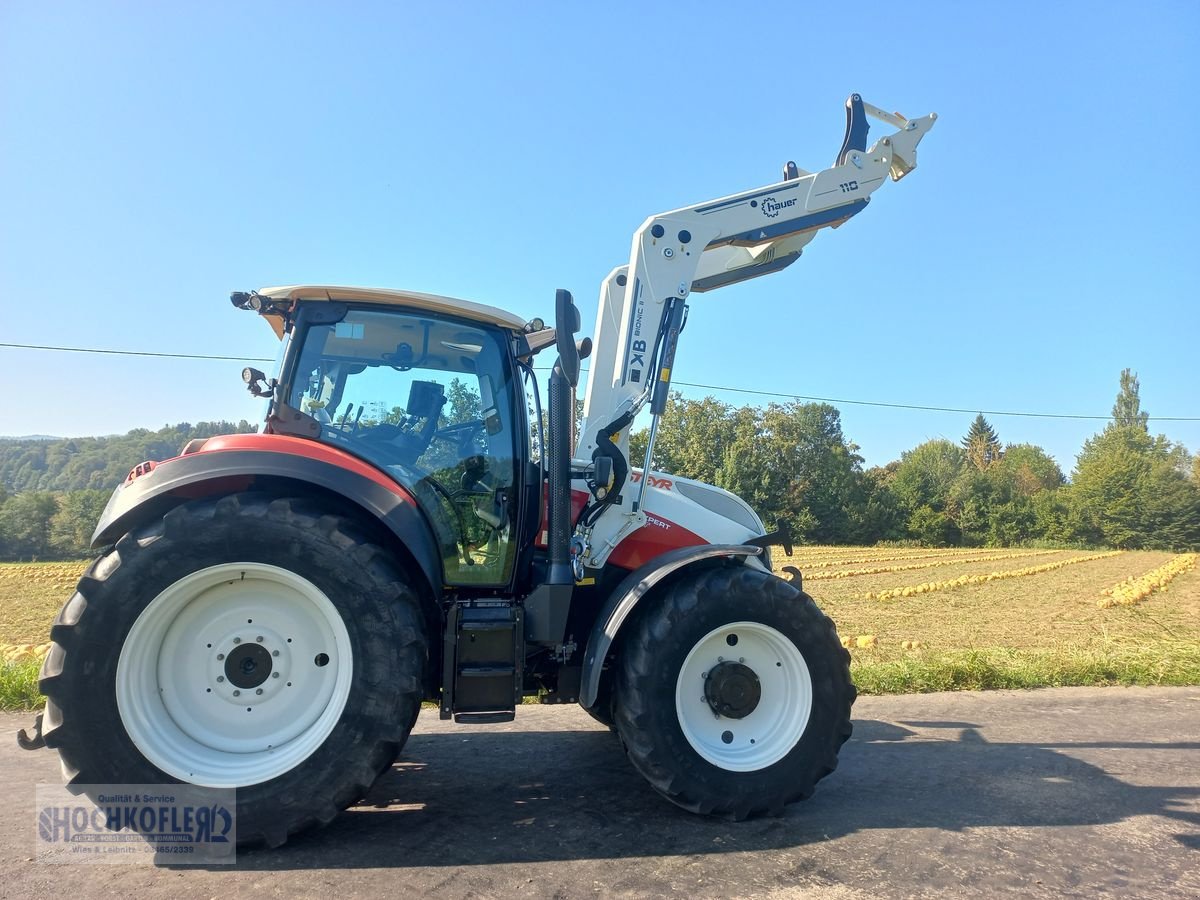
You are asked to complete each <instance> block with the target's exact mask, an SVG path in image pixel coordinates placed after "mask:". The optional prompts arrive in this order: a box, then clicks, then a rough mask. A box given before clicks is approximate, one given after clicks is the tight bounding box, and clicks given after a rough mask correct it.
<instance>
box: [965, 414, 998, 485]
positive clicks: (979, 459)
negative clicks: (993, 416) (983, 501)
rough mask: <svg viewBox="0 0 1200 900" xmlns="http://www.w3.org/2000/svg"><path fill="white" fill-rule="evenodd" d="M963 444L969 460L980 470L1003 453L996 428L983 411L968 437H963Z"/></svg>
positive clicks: (976, 419)
mask: <svg viewBox="0 0 1200 900" xmlns="http://www.w3.org/2000/svg"><path fill="white" fill-rule="evenodd" d="M962 446H963V449H964V450H966V451H967V461H968V462H969V463H971V465H973V466H974V467H975V468H976V469H978V470H979V471H980V472H982V471H984V470H985V469H987V468H988V466H990V465H992V464H993V463H995V462H998V461H999V459H1000V457H1001V455H1002V451H1001V447H1000V438H998V437H997V436H996V429H994V428H993V427H992V426H991V424H990V423H989V422H988V420H987V419H985V418H984V417H983V413H980V414H979V415H977V416H976V417H975V421H974V422H972V423H971V427H970V429H969V430H968V431H967V434H966V437H964V438H963V439H962Z"/></svg>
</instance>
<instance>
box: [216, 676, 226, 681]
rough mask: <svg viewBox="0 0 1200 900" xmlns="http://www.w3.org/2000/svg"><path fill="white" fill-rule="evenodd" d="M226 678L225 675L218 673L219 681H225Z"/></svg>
mask: <svg viewBox="0 0 1200 900" xmlns="http://www.w3.org/2000/svg"><path fill="white" fill-rule="evenodd" d="M224 680H225V676H224V675H218V676H217V681H218V682H222V681H224Z"/></svg>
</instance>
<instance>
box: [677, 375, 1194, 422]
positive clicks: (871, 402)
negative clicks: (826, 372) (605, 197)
mask: <svg viewBox="0 0 1200 900" xmlns="http://www.w3.org/2000/svg"><path fill="white" fill-rule="evenodd" d="M672 383H673V384H679V385H684V386H685V387H694V388H702V389H704V390H707V391H732V392H734V393H738V394H756V395H758V396H760V397H785V398H793V399H796V400H814V401H817V402H819V403H850V404H854V405H855V406H881V407H884V408H886V409H918V410H924V411H926V412H952V413H968V414H974V413H982V414H983V415H985V416H1023V417H1025V418H1033V419H1111V418H1112V416H1111V415H1107V416H1083V415H1075V414H1073V413H1038V412H1011V411H1007V410H999V409H967V408H965V407H957V406H920V405H918V404H915V403H885V402H883V401H880V400H844V399H838V398H836V397H810V396H807V395H805V394H788V393H781V392H778V391H754V390H750V389H749V388H735V387H722V386H721V385H716V384H695V383H694V382H690V381H675V382H672ZM1150 418H1151V419H1152V420H1157V421H1159V422H1200V416H1151V417H1150Z"/></svg>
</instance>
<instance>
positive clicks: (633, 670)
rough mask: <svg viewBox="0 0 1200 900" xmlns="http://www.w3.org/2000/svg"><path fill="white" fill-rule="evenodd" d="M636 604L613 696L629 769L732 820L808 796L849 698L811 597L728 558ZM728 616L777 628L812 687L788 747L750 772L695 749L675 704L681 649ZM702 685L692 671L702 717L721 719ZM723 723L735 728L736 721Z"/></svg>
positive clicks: (835, 745)
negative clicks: (799, 729)
mask: <svg viewBox="0 0 1200 900" xmlns="http://www.w3.org/2000/svg"><path fill="white" fill-rule="evenodd" d="M643 603H645V604H646V606H647V608H646V609H645V610H639V611H638V612H639V615H638V616H637V618H636V619H635V620H634V621H632V622H631V623H629V626H627V627H630V633H629V634H628V635H624V636H623V643H622V652H621V654H620V657H619V659H618V668H617V682H616V685H615V696H614V713H615V720H616V726H617V732H618V733H619V734H620V736H621V741H622V743H623V744H624V745H625V751H626V753H627V754H628V756H629V759H630V760H631V761H632V763H633V765H634V767H635V768H636V769H637V770H638V771H639V772H641V773H642V775H643V776H645V778H646V779H647V780H648V781H649V782H650V784H651V785H652V786H653V787H654V789H655V790H656V791H658V792H659V793H660V794H662V795H663V796H664V797H666V798H667V799H668V800H670V801H671V802H672V803H675V804H676V805H678V806H681V807H683V808H684V809H686V810H688V811H690V812H695V813H701V814H713V815H721V816H726V817H729V818H732V819H737V820H740V819H745V818H748V817H750V816H754V815H759V814H763V813H769V814H772V815H779V814H781V813H782V812H783V807H784V805H785V804H788V803H793V802H795V801H798V800H804V799H807V798H808V797H809V796H811V794H812V792H813V789H814V786H815V785H816V783H817V782H818V781H820V780H821V779H822V778H824V777H825V776H826V775H828V774H829V773H830V772H832V771H833V770H834V769H835V768H836V767H837V754H838V750H839V749H840V748H841V746H842V744H843V743H845V742H846V739H847V738H849V737H850V731H851V724H850V708H851V706H852V705H853V703H854V698H855V690H854V685H853V683H852V682H851V680H850V654H849V653H848V652H847V651H846V650H845V649H844V648H843V647H842V646H841V643H840V642H839V641H838V638H837V633H836V631H835V630H834V627H833V623H832V622H831V621H830V620H829V618H828V617H827V616H825V614H824V613H822V612H821V611H820V609H818V608H817V606H816V604H815V603H813V601H812V598H811V597H809V596H808V595H807V594H804V593H802V592H800V591H798V590H797V589H796V588H795V587H793V586H792V585H790V584H789V583H787V582H786V581H783V580H781V579H779V578H776V577H774V576H773V575H769V574H767V573H766V572H764V571H762V570H761V569H757V568H752V567H750V566H744V565H726V566H722V567H718V568H708V569H704V570H701V571H698V572H694V573H691V574H687V575H684V576H683V577H682V578H680V579H679V580H677V581H675V582H674V583H673V584H671V585H670V586H668V587H667V588H666V589H665V590H664V591H663V592H662V593H660V594H658V595H657V596H651V597H647V598H646V599H645V600H643ZM734 622H751V623H759V624H761V625H763V626H767V627H769V628H771V629H774V630H775V631H776V632H778V633H779V634H781V635H783V636H784V637H785V638H786V639H787V640H789V641H790V642H791V644H792V645H793V646H794V648H795V650H797V651H799V653H800V655H802V657H803V664H804V665H806V666H807V669H808V673H809V676H810V678H811V685H812V694H811V697H812V700H811V707H810V712H809V716H808V719H807V722H806V723H805V724H803V726H802V727H803V729H804V730H803V732H802V733H801V734H800V736H799V739H798V740H797V741H796V743H795V745H794V746H793V747H792V748H791V750H790V751H788V752H787V753H786V755H784V756H783V757H782V758H780V759H779V760H778V761H777V762H774V763H771V764H769V765H765V766H764V767H762V768H759V769H757V770H754V771H731V770H729V769H727V768H722V767H720V766H718V765H715V764H714V763H712V762H710V761H708V760H707V759H705V758H704V757H703V756H701V754H700V753H698V752H697V750H696V749H695V748H694V747H693V745H692V744H691V743H690V742H689V740H688V738H687V737H686V736H685V734H684V731H683V728H682V727H681V724H680V715H679V712H678V710H677V705H676V685H677V682H678V679H679V677H680V671H681V668H682V667H683V666H684V663H685V660H686V659H687V657H688V654H689V653H690V652H691V651H692V649H693V648H694V647H696V646H697V645H698V644H699V643H700V642H702V641H703V640H704V639H705V637H706V636H710V635H711V634H712V633H713V632H714V631H715V630H716V629H720V628H722V627H723V626H727V625H729V624H730V623H734ZM731 662H732V660H731ZM710 671H713V670H710ZM705 677H707V673H705ZM705 684H706V681H704V680H702V679H701V678H700V677H697V678H696V694H697V695H698V696H697V698H696V700H697V703H698V704H700V705H701V706H702V707H703V711H704V715H712V716H713V718H714V720H717V721H722V722H723V721H724V720H719V719H718V717H717V716H716V715H715V714H714V713H713V712H712V711H711V710H710V709H708V708H707V707H705V706H704V700H705V696H706V691H705V688H704V685H705ZM681 696H682V693H681ZM767 700H768V698H767V696H766V695H765V694H764V696H763V702H764V703H766V702H767ZM769 709H770V707H766V706H764V710H763V711H764V712H765V711H768V710H769ZM757 711H758V710H757V708H755V710H754V712H757ZM750 715H753V712H751V713H750ZM746 721H747V722H749V721H751V720H750V719H748V718H747V719H746ZM760 721H761V720H760ZM728 722H729V725H730V728H739V727H742V726H741V724H740V723H738V722H737V720H736V719H730V720H728ZM722 740H724V737H722ZM786 746H787V744H786V742H781V747H786Z"/></svg>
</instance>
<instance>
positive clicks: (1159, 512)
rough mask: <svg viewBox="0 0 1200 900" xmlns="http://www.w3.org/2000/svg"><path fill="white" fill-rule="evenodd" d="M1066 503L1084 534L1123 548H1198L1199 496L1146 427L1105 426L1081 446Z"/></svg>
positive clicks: (1170, 451) (1167, 446) (1167, 447)
mask: <svg viewBox="0 0 1200 900" xmlns="http://www.w3.org/2000/svg"><path fill="white" fill-rule="evenodd" d="M1069 496H1070V499H1071V501H1072V504H1073V506H1074V507H1075V510H1074V511H1075V516H1076V518H1077V519H1078V520H1079V521H1081V522H1082V523H1085V526H1084V531H1085V533H1089V534H1091V535H1095V536H1098V537H1099V539H1100V540H1102V541H1104V542H1105V543H1107V544H1110V545H1111V546H1114V547H1121V548H1139V547H1148V548H1167V547H1193V546H1196V545H1197V544H1200V491H1198V490H1197V487H1196V485H1195V484H1194V483H1192V482H1190V481H1189V480H1188V478H1187V476H1186V475H1185V474H1184V473H1183V472H1182V471H1181V470H1180V465H1179V459H1178V455H1177V454H1176V453H1175V452H1174V448H1173V445H1172V444H1171V442H1170V441H1168V440H1167V439H1166V438H1165V437H1163V436H1162V435H1159V436H1158V437H1151V436H1150V434H1149V433H1148V432H1147V431H1146V430H1145V427H1144V425H1142V424H1141V423H1135V424H1133V425H1115V424H1112V425H1109V426H1108V427H1107V428H1105V429H1104V431H1102V432H1101V433H1100V434H1098V435H1095V436H1093V437H1092V438H1089V439H1088V441H1087V442H1086V443H1085V444H1084V445H1083V450H1082V451H1081V452H1080V454H1079V457H1078V460H1077V462H1076V466H1075V473H1074V477H1073V478H1072V484H1071V491H1070V494H1069Z"/></svg>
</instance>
